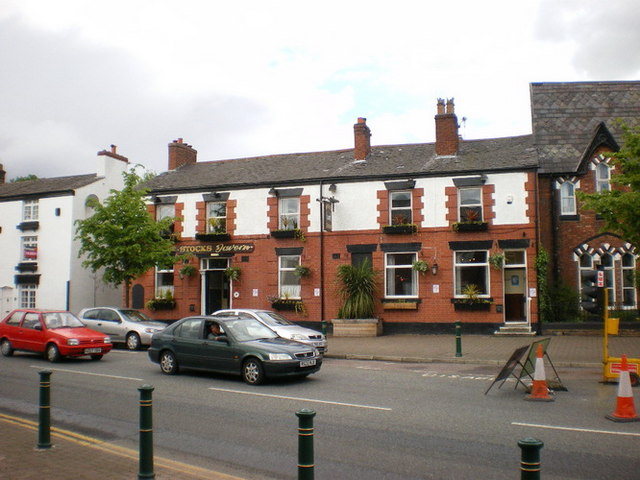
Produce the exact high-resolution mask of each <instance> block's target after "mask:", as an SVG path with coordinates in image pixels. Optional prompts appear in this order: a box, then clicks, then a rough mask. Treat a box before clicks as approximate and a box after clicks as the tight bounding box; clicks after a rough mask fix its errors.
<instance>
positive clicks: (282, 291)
mask: <svg viewBox="0 0 640 480" xmlns="http://www.w3.org/2000/svg"><path fill="white" fill-rule="evenodd" d="M298 265H300V255H280V256H279V257H278V295H279V296H280V298H294V299H299V298H300V294H301V289H300V277H299V276H298V275H296V267H297V266H298Z"/></svg>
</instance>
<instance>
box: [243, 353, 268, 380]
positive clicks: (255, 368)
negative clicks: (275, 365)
mask: <svg viewBox="0 0 640 480" xmlns="http://www.w3.org/2000/svg"><path fill="white" fill-rule="evenodd" d="M242 379H243V380H244V381H245V382H247V383H248V384H250V385H260V384H261V383H262V382H263V381H264V368H262V363H260V360H258V359H256V358H250V359H248V360H246V361H245V362H244V363H243V364H242Z"/></svg>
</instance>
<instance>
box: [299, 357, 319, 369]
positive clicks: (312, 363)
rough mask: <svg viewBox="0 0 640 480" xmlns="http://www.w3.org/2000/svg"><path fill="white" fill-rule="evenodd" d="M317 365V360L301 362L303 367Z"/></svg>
mask: <svg viewBox="0 0 640 480" xmlns="http://www.w3.org/2000/svg"><path fill="white" fill-rule="evenodd" d="M315 364H316V359H315V358H314V359H313V360H300V366H301V367H313V366H314V365H315Z"/></svg>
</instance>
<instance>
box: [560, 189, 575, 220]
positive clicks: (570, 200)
mask: <svg viewBox="0 0 640 480" xmlns="http://www.w3.org/2000/svg"><path fill="white" fill-rule="evenodd" d="M560 214H561V215H575V214H576V187H575V185H574V184H573V183H571V182H564V183H563V184H562V185H561V186H560Z"/></svg>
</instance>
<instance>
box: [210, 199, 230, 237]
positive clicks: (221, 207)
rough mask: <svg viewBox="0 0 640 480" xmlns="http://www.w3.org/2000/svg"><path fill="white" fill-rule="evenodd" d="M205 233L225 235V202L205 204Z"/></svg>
mask: <svg viewBox="0 0 640 480" xmlns="http://www.w3.org/2000/svg"><path fill="white" fill-rule="evenodd" d="M207 233H227V202H207Z"/></svg>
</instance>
